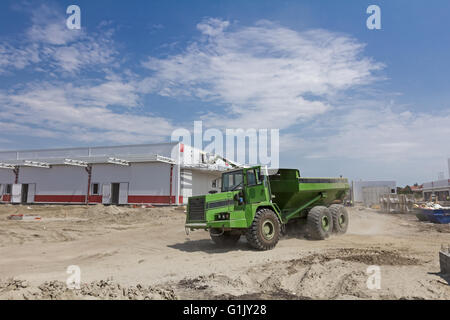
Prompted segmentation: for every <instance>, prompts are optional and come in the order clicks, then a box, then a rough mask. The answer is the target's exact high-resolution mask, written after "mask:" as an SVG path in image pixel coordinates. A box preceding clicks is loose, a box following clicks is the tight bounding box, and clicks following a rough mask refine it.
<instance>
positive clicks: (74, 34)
mask: <svg viewBox="0 0 450 320" xmlns="http://www.w3.org/2000/svg"><path fill="white" fill-rule="evenodd" d="M31 22H32V25H31V26H30V27H29V28H28V29H27V30H26V31H25V33H24V35H23V36H22V37H21V41H20V42H15V43H7V42H3V43H0V73H2V72H6V71H9V70H14V69H19V70H21V69H24V68H26V67H29V66H35V68H34V69H33V71H34V72H36V71H45V72H49V71H51V72H56V73H60V72H70V73H74V72H79V71H81V70H82V69H84V68H91V69H94V70H98V68H99V67H101V66H108V67H109V66H111V65H114V63H115V57H116V55H117V52H116V51H115V50H114V43H113V41H112V35H113V32H112V30H111V29H107V27H108V26H107V25H104V26H103V27H102V28H103V29H102V30H101V32H100V33H96V32H90V33H89V34H87V33H86V32H85V31H84V30H83V29H82V30H69V29H68V28H67V27H66V21H65V17H64V15H63V14H62V13H61V12H60V11H58V10H56V9H55V8H53V7H48V6H46V5H42V6H40V7H39V8H38V9H35V10H33V11H32V18H31Z"/></svg>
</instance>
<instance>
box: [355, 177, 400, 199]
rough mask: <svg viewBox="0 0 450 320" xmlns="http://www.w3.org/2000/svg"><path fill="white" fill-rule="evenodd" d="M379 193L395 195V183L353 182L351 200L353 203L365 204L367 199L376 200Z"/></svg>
mask: <svg viewBox="0 0 450 320" xmlns="http://www.w3.org/2000/svg"><path fill="white" fill-rule="evenodd" d="M381 193H397V183H396V182H395V181H353V182H352V200H353V202H354V203H356V202H361V203H366V202H367V201H368V199H367V198H373V199H375V198H377V199H378V195H379V194H381Z"/></svg>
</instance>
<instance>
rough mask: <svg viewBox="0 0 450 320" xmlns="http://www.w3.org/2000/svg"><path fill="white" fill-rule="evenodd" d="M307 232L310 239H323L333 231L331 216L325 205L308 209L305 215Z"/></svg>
mask: <svg viewBox="0 0 450 320" xmlns="http://www.w3.org/2000/svg"><path fill="white" fill-rule="evenodd" d="M306 220H307V225H308V234H309V237H310V238H311V239H314V240H324V239H326V238H328V237H329V236H330V234H331V232H332V231H333V218H332V215H331V212H330V210H328V208H327V207H323V206H316V207H313V208H312V209H311V210H309V213H308V217H307V219H306Z"/></svg>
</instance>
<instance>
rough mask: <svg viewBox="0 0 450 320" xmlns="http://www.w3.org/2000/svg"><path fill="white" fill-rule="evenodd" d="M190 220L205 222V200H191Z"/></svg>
mask: <svg viewBox="0 0 450 320" xmlns="http://www.w3.org/2000/svg"><path fill="white" fill-rule="evenodd" d="M189 220H190V221H204V220H205V198H204V197H202V198H192V199H189Z"/></svg>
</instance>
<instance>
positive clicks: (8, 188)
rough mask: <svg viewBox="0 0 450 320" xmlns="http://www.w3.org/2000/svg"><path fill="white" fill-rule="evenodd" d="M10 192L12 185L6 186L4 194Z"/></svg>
mask: <svg viewBox="0 0 450 320" xmlns="http://www.w3.org/2000/svg"><path fill="white" fill-rule="evenodd" d="M11 192H12V184H7V185H6V189H5V194H11Z"/></svg>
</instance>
